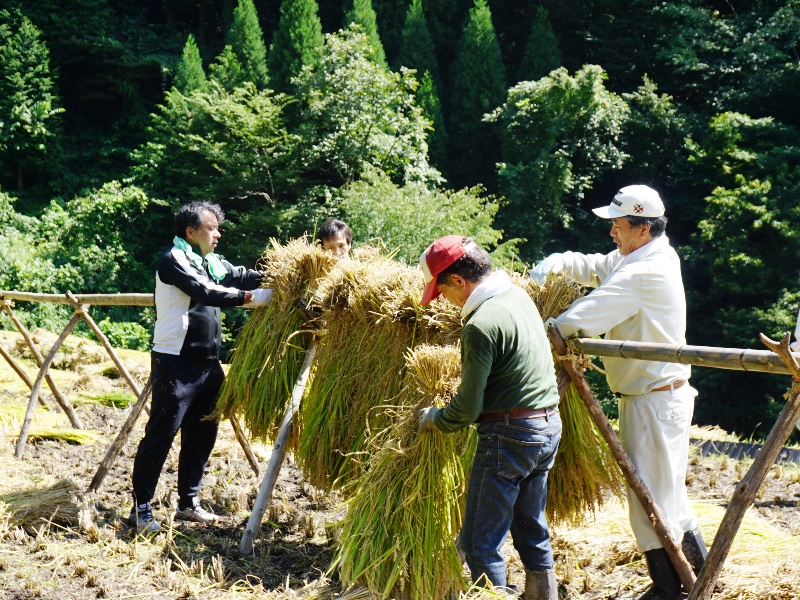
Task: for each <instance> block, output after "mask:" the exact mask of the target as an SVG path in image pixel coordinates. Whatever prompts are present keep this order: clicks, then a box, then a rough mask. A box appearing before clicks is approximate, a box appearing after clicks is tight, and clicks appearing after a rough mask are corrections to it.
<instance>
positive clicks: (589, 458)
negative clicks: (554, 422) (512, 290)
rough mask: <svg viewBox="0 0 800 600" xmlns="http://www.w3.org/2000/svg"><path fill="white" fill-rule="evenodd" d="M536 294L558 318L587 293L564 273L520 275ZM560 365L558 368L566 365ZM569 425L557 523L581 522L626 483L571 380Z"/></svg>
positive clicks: (542, 308) (554, 504)
mask: <svg viewBox="0 0 800 600" xmlns="http://www.w3.org/2000/svg"><path fill="white" fill-rule="evenodd" d="M517 283H518V284H519V285H522V287H524V288H525V289H526V290H527V292H528V294H529V295H530V296H531V298H533V301H534V303H535V304H536V306H537V308H538V309H539V313H540V314H541V315H542V319H543V320H545V321H546V320H547V319H549V318H551V317H557V316H558V315H560V314H561V313H563V312H564V311H565V310H567V309H568V308H569V306H570V305H571V304H572V302H573V301H574V300H575V299H576V298H579V297H580V296H582V295H583V293H584V290H583V288H582V287H581V286H579V285H578V284H576V283H574V282H573V281H570V280H569V279H567V278H566V277H564V276H563V275H551V276H549V277H548V278H547V281H546V282H545V284H544V285H543V286H541V287H539V286H537V285H536V284H534V283H533V282H531V281H530V280H517ZM561 368H562V367H561V365H560V364H558V363H557V364H556V371H560V370H561ZM559 412H560V413H561V422H562V424H563V430H562V433H561V443H560V444H559V446H558V453H557V454H556V461H555V464H554V465H553V468H552V469H551V470H550V477H549V480H548V494H547V518H548V520H549V521H550V522H551V523H552V524H559V523H569V524H573V525H578V524H580V523H581V522H582V521H583V520H584V518H585V516H586V514H587V513H592V514H594V511H595V510H596V509H597V508H599V507H601V506H602V505H603V502H604V499H607V498H608V496H609V494H613V495H616V496H618V497H621V496H622V494H623V492H624V482H623V478H622V473H621V472H620V470H619V466H618V465H617V463H616V462H615V461H614V457H613V455H612V454H611V450H610V449H609V448H608V445H607V444H606V443H605V441H604V440H603V438H602V436H601V435H600V432H599V431H597V427H596V426H595V424H594V421H593V420H592V418H591V416H590V415H589V412H588V411H587V410H586V407H585V406H584V404H583V401H582V400H581V398H580V396H579V395H578V392H577V390H576V389H575V386H574V385H573V384H572V383H570V385H569V388H567V391H566V393H565V394H564V396H563V397H562V398H561V402H560V404H559Z"/></svg>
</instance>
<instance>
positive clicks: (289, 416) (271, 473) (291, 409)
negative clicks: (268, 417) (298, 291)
mask: <svg viewBox="0 0 800 600" xmlns="http://www.w3.org/2000/svg"><path fill="white" fill-rule="evenodd" d="M316 353H317V343H316V340H314V341H312V342H311V345H310V346H309V348H308V350H307V351H306V360H305V362H304V363H303V367H302V369H300V375H299V377H298V378H297V383H295V385H294V389H293V390H292V398H291V401H290V402H289V405H288V406H287V407H286V412H285V413H284V414H283V421H282V422H281V428H280V430H279V431H278V436H277V438H276V439H275V446H273V448H272V456H270V459H269V465H268V466H267V473H266V475H264V479H263V480H262V481H261V487H260V488H259V490H258V497H256V502H255V504H254V505H253V512H252V513H250V518H249V519H248V520H247V527H246V528H245V530H244V534H243V535H242V541H241V542H240V543H239V552H241V553H242V554H250V553H251V552H252V551H253V544H254V542H255V539H256V536H257V534H258V530H259V529H260V528H261V521H262V519H263V518H264V513H265V512H266V510H267V507H268V506H269V503H270V501H271V500H272V491H273V489H274V488H275V483H276V482H277V481H278V473H279V472H280V469H281V465H282V464H283V459H284V457H285V456H286V444H287V442H288V440H289V434H290V433H291V432H292V426H293V420H294V415H295V413H296V412H297V409H298V408H300V399H301V398H302V397H303V392H305V389H306V382H307V381H308V374H309V372H310V371H311V362H312V361H313V360H314V355H315V354H316Z"/></svg>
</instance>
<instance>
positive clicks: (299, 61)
mask: <svg viewBox="0 0 800 600" xmlns="http://www.w3.org/2000/svg"><path fill="white" fill-rule="evenodd" d="M318 12H319V7H318V6H317V2H316V0H283V2H281V17H280V21H279V22H278V29H277V31H275V35H274V36H273V38H272V44H271V45H270V48H269V57H268V66H269V73H270V81H271V84H272V88H273V89H275V90H277V91H279V92H290V91H292V88H291V79H292V77H296V76H297V75H299V74H300V70H301V69H302V68H303V66H304V65H314V64H316V63H317V61H318V60H319V53H320V50H321V48H322V47H323V46H324V45H325V37H324V36H323V35H322V23H321V22H320V20H319V15H318Z"/></svg>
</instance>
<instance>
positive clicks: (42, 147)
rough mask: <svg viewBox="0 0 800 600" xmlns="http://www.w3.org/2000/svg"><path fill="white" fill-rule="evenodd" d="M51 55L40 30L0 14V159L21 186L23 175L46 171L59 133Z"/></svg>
mask: <svg viewBox="0 0 800 600" xmlns="http://www.w3.org/2000/svg"><path fill="white" fill-rule="evenodd" d="M62 112H63V109H61V108H59V107H58V98H57V97H56V93H55V84H54V83H53V79H52V77H51V74H50V52H49V50H48V49H47V45H46V44H45V42H44V40H43V39H42V34H41V32H40V31H39V29H38V28H37V27H36V26H35V25H34V24H33V23H32V22H31V21H30V19H28V18H27V17H26V16H24V15H23V14H21V13H20V12H18V11H15V12H13V13H12V12H10V11H8V10H3V11H0V157H2V159H3V160H2V162H3V163H4V164H5V165H7V166H8V168H9V169H10V171H11V173H10V175H11V176H13V178H14V180H15V181H16V187H17V190H19V191H21V190H22V189H23V188H24V187H25V178H24V175H25V173H26V171H34V170H35V169H37V168H46V167H47V166H48V160H52V158H53V155H55V154H56V152H54V149H53V146H54V145H55V144H56V142H57V134H58V130H59V121H58V115H59V114H60V113H62Z"/></svg>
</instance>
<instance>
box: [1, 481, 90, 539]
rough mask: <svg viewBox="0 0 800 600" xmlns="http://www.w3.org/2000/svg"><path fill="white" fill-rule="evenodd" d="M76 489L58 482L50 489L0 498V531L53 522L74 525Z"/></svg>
mask: <svg viewBox="0 0 800 600" xmlns="http://www.w3.org/2000/svg"><path fill="white" fill-rule="evenodd" d="M77 493H78V491H77V488H76V487H75V484H74V483H72V482H71V481H69V480H66V479H62V480H61V481H59V482H57V483H55V484H53V485H52V486H50V487H47V488H43V489H36V488H33V489H28V490H23V491H21V492H13V493H9V494H2V495H0V522H2V526H0V530H8V529H9V528H11V527H32V526H36V525H39V524H42V523H47V522H55V523H60V524H62V525H75V524H77V522H78V510H79V508H78V504H77V501H76V498H77Z"/></svg>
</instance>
